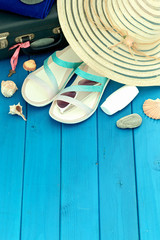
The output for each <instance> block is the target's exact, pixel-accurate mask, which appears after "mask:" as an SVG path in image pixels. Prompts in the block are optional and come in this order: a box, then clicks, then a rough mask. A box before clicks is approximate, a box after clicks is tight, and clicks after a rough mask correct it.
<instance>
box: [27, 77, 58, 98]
mask: <svg viewBox="0 0 160 240" xmlns="http://www.w3.org/2000/svg"><path fill="white" fill-rule="evenodd" d="M28 77H29V79H31V80H32V81H34V82H36V83H37V84H38V85H40V86H41V87H42V88H43V89H45V90H46V92H47V93H48V95H49V96H53V95H55V93H54V91H53V89H52V88H51V87H50V86H48V84H47V83H46V82H45V81H43V80H42V79H41V78H39V77H37V76H36V75H35V74H34V73H31V74H29V75H28Z"/></svg>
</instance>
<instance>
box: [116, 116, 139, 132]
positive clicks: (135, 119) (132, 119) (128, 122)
mask: <svg viewBox="0 0 160 240" xmlns="http://www.w3.org/2000/svg"><path fill="white" fill-rule="evenodd" d="M141 124H142V118H141V116H140V115H138V114H137V113H134V114H130V115H127V116H125V117H123V118H121V119H119V120H118V121H117V123H116V125H117V127H118V128H122V129H125V128H137V127H139V126H140V125H141Z"/></svg>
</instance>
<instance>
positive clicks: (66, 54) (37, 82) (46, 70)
mask: <svg viewBox="0 0 160 240" xmlns="http://www.w3.org/2000/svg"><path fill="white" fill-rule="evenodd" d="M81 64H82V60H81V59H80V58H79V57H78V56H77V55H76V53H75V52H74V51H73V50H72V49H71V47H70V46H68V47H66V48H64V49H63V50H61V51H56V52H55V53H53V54H52V55H51V56H50V57H49V58H47V59H46V60H45V61H44V65H43V66H42V67H40V68H38V69H37V70H36V71H34V72H32V73H30V74H29V75H28V76H27V78H26V79H25V81H24V83H23V86H22V96H23V98H24V99H25V101H26V102H28V103H29V104H31V105H33V106H37V107H43V106H46V105H47V104H49V103H51V102H52V101H53V99H54V97H55V96H56V95H57V93H58V92H59V91H61V90H62V89H63V88H64V87H65V86H66V84H67V83H68V81H69V80H70V79H71V77H72V75H73V74H74V71H75V69H76V68H77V67H78V66H80V65H81Z"/></svg>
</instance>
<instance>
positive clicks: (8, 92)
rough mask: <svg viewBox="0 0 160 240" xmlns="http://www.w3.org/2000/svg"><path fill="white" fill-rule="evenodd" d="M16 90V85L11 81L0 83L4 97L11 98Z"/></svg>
mask: <svg viewBox="0 0 160 240" xmlns="http://www.w3.org/2000/svg"><path fill="white" fill-rule="evenodd" d="M17 90H18V88H17V86H16V84H15V83H14V82H13V81H2V82H1V92H2V94H3V96H5V97H12V96H13V94H14V93H15V92H16V91H17Z"/></svg>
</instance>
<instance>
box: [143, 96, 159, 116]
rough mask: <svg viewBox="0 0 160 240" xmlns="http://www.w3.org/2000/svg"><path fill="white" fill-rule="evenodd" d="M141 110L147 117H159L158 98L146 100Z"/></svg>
mask: <svg viewBox="0 0 160 240" xmlns="http://www.w3.org/2000/svg"><path fill="white" fill-rule="evenodd" d="M143 111H144V113H145V114H146V115H147V116H148V117H149V118H153V119H160V99H159V98H157V99H156V100H152V99H148V100H146V101H145V102H144V104H143Z"/></svg>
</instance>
